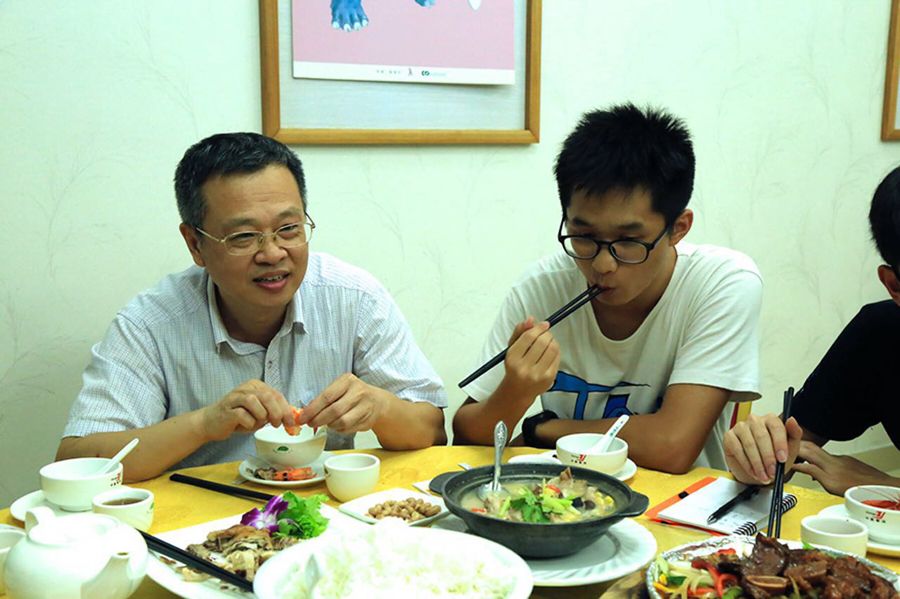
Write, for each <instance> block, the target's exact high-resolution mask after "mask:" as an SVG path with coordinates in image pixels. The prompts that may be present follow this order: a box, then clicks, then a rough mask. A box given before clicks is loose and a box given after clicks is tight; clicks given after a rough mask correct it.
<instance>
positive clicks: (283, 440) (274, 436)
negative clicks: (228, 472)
mask: <svg viewBox="0 0 900 599" xmlns="http://www.w3.org/2000/svg"><path fill="white" fill-rule="evenodd" d="M253 438H254V440H255V441H256V455H258V456H259V457H260V458H262V459H263V460H265V461H266V462H269V463H270V464H277V465H280V466H289V467H292V468H297V467H300V466H308V465H309V464H312V463H313V462H315V461H316V460H317V459H319V456H321V455H322V450H324V449H325V441H326V440H327V438H328V431H327V429H326V428H325V427H321V428H319V430H318V431H317V432H313V429H312V427H309V426H303V427H300V434H299V435H297V436H292V435H289V434H288V433H287V431H285V430H284V427H280V426H279V427H278V428H275V427H274V426H272V425H271V424H267V425H265V426H264V427H262V428H261V429H259V430H258V431H256V432H255V433H253Z"/></svg>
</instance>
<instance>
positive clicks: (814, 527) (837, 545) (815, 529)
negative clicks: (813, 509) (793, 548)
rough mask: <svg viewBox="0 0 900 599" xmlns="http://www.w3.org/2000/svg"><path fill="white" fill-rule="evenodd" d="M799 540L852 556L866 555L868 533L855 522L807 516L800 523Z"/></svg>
mask: <svg viewBox="0 0 900 599" xmlns="http://www.w3.org/2000/svg"><path fill="white" fill-rule="evenodd" d="M800 540H802V541H803V542H805V543H809V544H810V545H822V546H825V547H831V548H832V549H837V550H838V551H845V552H847V553H852V554H854V555H861V556H865V555H866V547H867V546H868V543H869V531H868V529H866V527H865V526H863V525H862V524H861V523H859V522H857V521H856V520H847V519H845V518H831V517H828V516H807V517H805V518H803V520H801V521H800Z"/></svg>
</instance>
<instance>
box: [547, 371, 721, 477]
mask: <svg viewBox="0 0 900 599" xmlns="http://www.w3.org/2000/svg"><path fill="white" fill-rule="evenodd" d="M729 394H730V391H727V390H725V389H719V388H717V387H707V386H705V385H671V386H669V388H668V389H666V395H665V398H664V400H663V403H662V407H661V408H660V409H659V410H658V411H657V412H655V413H653V414H639V415H635V416H632V417H631V418H630V419H629V420H628V423H627V424H626V425H625V426H624V427H623V428H622V430H621V431H620V432H619V436H620V437H622V438H623V439H625V440H626V441H628V457H629V458H631V459H632V460H634V462H635V463H636V464H637V465H638V466H641V467H644V468H650V469H652V470H661V471H663V472H671V473H674V474H683V473H685V472H687V471H688V470H690V468H691V465H692V464H693V463H694V461H695V460H696V459H697V457H698V456H699V455H700V452H701V451H702V450H703V446H704V444H705V443H706V438H707V437H708V436H709V433H710V431H711V430H712V428H713V426H714V425H715V423H716V420H717V419H718V417H719V415H721V413H722V410H723V408H724V407H725V404H726V403H727V401H728V397H729ZM615 421H616V419H615V418H604V419H602V420H550V421H548V422H545V423H543V424H540V425H539V426H538V427H537V429H536V431H535V432H536V435H537V437H538V439H539V440H541V441H542V442H543V444H544V445H547V446H549V447H552V446H554V445H555V444H556V441H557V439H559V438H560V437H562V436H564V435H570V434H573V433H604V432H606V431H607V429H609V427H610V426H612V425H613V423H614V422H615Z"/></svg>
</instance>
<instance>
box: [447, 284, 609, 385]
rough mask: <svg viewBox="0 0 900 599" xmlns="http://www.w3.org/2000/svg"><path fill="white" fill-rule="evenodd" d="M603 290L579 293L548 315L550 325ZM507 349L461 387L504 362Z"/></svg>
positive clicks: (597, 288)
mask: <svg viewBox="0 0 900 599" xmlns="http://www.w3.org/2000/svg"><path fill="white" fill-rule="evenodd" d="M602 291H603V289H602V288H601V287H597V286H591V287H588V288H587V289H585V290H584V291H582V292H581V293H580V294H578V295H577V296H576V297H575V298H574V299H573V300H572V301H570V302H569V303H568V304H566V305H565V306H563V307H562V308H560V309H559V310H557V311H556V312H554V313H553V314H551V315H550V316H548V317H547V322H548V323H550V326H551V327H552V326H553V325H555V324H556V323H558V322H559V321H561V320H562V319H563V318H565V317H566V316H568V315H569V314H571V313H572V312H574V311H575V310H577V309H578V308H580V307H581V306H583V305H584V304H586V303H588V302H589V301H591V300H592V299H594V298H595V297H596V296H598V295H600V293H601V292H602ZM507 350H509V348H508V347H507V348H506V349H504V350H503V351H501V352H500V353H499V354H497V355H496V356H494V357H493V358H491V359H490V360H488V361H487V362H485V363H484V364H482V365H481V366H480V367H478V369H476V370H475V372H473V373H472V374H470V375H469V376H467V377H466V378H464V379H463V380H461V381H460V382H459V386H460V388H462V387H465V386H466V385H468V384H469V383H471V382H472V381H474V380H475V379H477V378H478V377H480V376H481V375H482V374H484V373H485V372H487V371H488V370H490V369H491V368H493V367H494V366H496V365H497V364H499V363H500V362H502V361H503V359H504V358H505V357H506V352H507Z"/></svg>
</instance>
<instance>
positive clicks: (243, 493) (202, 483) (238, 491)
mask: <svg viewBox="0 0 900 599" xmlns="http://www.w3.org/2000/svg"><path fill="white" fill-rule="evenodd" d="M169 480H172V481H175V482H176V483H185V484H187V485H194V486H195V487H202V488H204V489H208V490H210V491H215V492H217V493H224V494H225V495H231V496H232V497H244V498H248V499H261V500H263V501H268V500H270V499H272V497H274V495H269V494H268V493H263V492H261V491H254V490H253V489H244V488H242V487H235V486H233V485H223V484H220V483H214V482H212V481H210V480H203V479H202V478H194V477H193V476H186V475H184V474H178V473H177V472H176V473H175V474H173V475H172V476H170V477H169Z"/></svg>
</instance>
